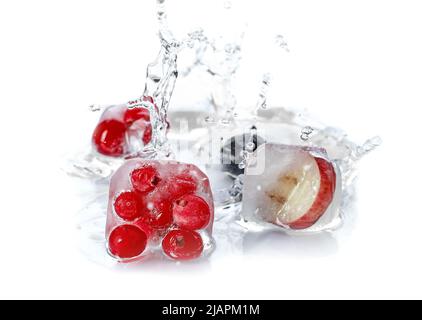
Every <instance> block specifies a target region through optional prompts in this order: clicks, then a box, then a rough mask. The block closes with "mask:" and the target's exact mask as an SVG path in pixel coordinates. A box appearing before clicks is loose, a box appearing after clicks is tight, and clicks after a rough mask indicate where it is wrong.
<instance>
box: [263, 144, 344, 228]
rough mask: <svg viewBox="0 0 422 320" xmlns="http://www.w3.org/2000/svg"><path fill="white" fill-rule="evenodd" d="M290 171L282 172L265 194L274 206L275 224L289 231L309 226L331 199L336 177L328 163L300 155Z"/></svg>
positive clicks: (324, 209) (321, 213)
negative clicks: (288, 228) (279, 224)
mask: <svg viewBox="0 0 422 320" xmlns="http://www.w3.org/2000/svg"><path fill="white" fill-rule="evenodd" d="M299 155H300V158H299V159H297V162H296V163H295V164H294V167H293V168H290V169H289V170H287V171H283V172H282V173H281V174H280V175H279V176H278V180H277V183H276V185H274V186H273V187H272V188H270V189H269V190H268V191H266V195H267V196H268V197H269V198H270V200H271V201H272V202H274V203H276V205H277V206H278V212H277V222H279V223H281V224H283V225H286V226H289V227H290V228H292V229H306V228H309V227H310V226H312V225H313V224H314V223H315V222H316V221H318V219H319V218H320V217H321V216H322V215H323V214H324V213H325V211H326V210H327V209H328V207H329V205H330V204H331V201H332V200H333V196H334V191H335V184H336V174H335V171H334V167H333V165H332V164H331V163H329V162H328V161H326V160H325V159H322V158H315V157H313V156H312V155H310V154H309V153H306V152H303V153H300V154H299Z"/></svg>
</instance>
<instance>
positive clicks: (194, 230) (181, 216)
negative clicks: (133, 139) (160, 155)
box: [106, 159, 214, 261]
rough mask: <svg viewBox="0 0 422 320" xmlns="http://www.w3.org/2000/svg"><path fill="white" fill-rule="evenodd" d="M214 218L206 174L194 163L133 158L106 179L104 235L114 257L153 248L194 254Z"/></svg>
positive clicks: (172, 254) (177, 255)
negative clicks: (107, 200)
mask: <svg viewBox="0 0 422 320" xmlns="http://www.w3.org/2000/svg"><path fill="white" fill-rule="evenodd" d="M213 220H214V206H213V198H212V193H211V188H210V184H209V181H208V178H207V176H206V175H205V174H204V173H203V172H202V171H200V170H199V169H198V168H197V167H196V166H194V165H191V164H182V163H178V162H173V161H153V160H149V161H147V160H140V159H134V160H129V161H127V162H126V163H125V164H124V165H123V166H122V167H121V168H120V169H119V170H118V171H117V172H116V173H115V174H114V176H113V178H112V180H111V184H110V203H109V208H108V217H107V234H106V236H107V240H108V250H109V253H110V254H111V255H112V256H113V257H115V258H117V259H119V260H122V261H125V260H133V259H137V258H141V257H144V256H145V255H147V254H148V252H149V251H154V249H155V248H160V249H161V250H162V252H163V253H164V254H165V255H166V256H168V257H169V258H172V259H175V260H191V259H196V258H198V257H200V256H201V255H202V253H203V251H204V241H203V236H202V235H204V234H206V235H208V236H210V235H211V232H212V224H213Z"/></svg>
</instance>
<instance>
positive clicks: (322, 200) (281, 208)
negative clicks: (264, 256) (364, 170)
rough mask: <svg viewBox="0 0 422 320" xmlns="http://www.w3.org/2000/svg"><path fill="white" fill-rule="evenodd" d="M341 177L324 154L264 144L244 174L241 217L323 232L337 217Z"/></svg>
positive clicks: (318, 149) (317, 150)
mask: <svg viewBox="0 0 422 320" xmlns="http://www.w3.org/2000/svg"><path fill="white" fill-rule="evenodd" d="M340 193H341V179H340V172H339V170H337V167H336V165H335V163H333V162H331V161H330V160H329V159H328V156H327V154H326V152H325V150H324V149H320V148H310V147H296V146H285V145H278V144H265V145H262V146H261V147H259V148H258V150H257V151H256V152H255V154H254V159H253V161H252V162H251V163H250V164H249V166H248V167H247V168H246V171H245V177H244V190H243V208H242V215H243V217H244V218H245V219H246V220H250V221H254V222H258V223H265V224H266V223H269V224H272V225H275V226H279V227H281V228H285V229H289V230H310V231H321V230H324V229H326V228H327V227H328V226H329V225H331V224H332V223H333V221H334V220H336V219H337V218H338V216H339V203H340V201H339V199H340Z"/></svg>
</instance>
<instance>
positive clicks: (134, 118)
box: [92, 97, 152, 157]
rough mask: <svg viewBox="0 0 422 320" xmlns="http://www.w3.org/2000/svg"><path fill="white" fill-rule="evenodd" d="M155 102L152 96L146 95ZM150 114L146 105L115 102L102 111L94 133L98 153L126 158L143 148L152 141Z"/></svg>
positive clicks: (95, 147)
mask: <svg viewBox="0 0 422 320" xmlns="http://www.w3.org/2000/svg"><path fill="white" fill-rule="evenodd" d="M144 100H145V101H148V102H151V101H152V100H151V98H148V97H145V98H144ZM151 136H152V127H151V123H150V114H149V111H148V109H146V108H144V107H138V106H137V107H135V108H129V104H123V105H113V106H110V107H108V108H107V109H106V110H105V111H104V112H103V114H102V116H101V118H100V120H99V122H98V125H97V127H96V128H95V130H94V133H93V135H92V145H93V148H94V150H95V151H96V152H98V153H100V154H102V155H105V156H109V157H122V156H125V155H128V154H131V153H135V152H138V151H141V150H142V149H143V147H144V146H145V145H147V144H148V143H149V142H150V141H151Z"/></svg>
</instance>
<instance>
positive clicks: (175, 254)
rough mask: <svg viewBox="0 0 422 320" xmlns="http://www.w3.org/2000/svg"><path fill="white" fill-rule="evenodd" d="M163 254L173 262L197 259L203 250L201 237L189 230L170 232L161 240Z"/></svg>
mask: <svg viewBox="0 0 422 320" xmlns="http://www.w3.org/2000/svg"><path fill="white" fill-rule="evenodd" d="M162 247H163V251H164V253H165V254H166V255H167V256H168V257H170V258H172V259H175V260H192V259H196V258H198V257H199V256H200V255H201V254H202V251H203V250H204V243H203V241H202V238H201V236H200V235H199V234H198V233H197V232H195V231H190V230H172V231H170V232H169V233H168V234H167V235H166V236H165V237H164V239H163V242H162Z"/></svg>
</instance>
